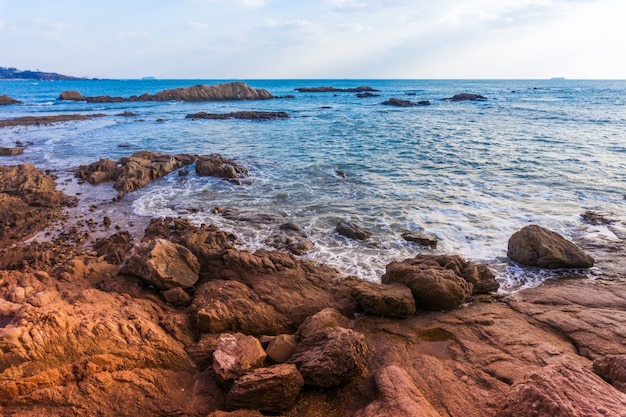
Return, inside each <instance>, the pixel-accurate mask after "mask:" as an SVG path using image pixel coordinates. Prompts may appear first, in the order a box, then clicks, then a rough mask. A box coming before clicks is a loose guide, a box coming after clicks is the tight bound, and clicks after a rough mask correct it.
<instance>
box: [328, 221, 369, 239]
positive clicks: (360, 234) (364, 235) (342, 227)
mask: <svg viewBox="0 0 626 417" xmlns="http://www.w3.org/2000/svg"><path fill="white" fill-rule="evenodd" d="M335 231H336V232H337V233H339V234H340V235H342V236H345V237H349V238H350V239H356V240H366V239H369V238H370V237H372V233H371V232H370V231H368V230H365V229H363V228H362V227H361V226H358V225H356V224H354V223H350V222H339V224H337V227H336V228H335Z"/></svg>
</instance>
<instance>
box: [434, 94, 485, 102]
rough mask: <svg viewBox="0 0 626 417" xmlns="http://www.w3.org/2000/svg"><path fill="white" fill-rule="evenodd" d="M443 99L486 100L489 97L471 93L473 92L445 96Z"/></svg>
mask: <svg viewBox="0 0 626 417" xmlns="http://www.w3.org/2000/svg"><path fill="white" fill-rule="evenodd" d="M442 100H447V101H485V100H487V97H483V96H481V95H479V94H471V93H461V94H455V95H454V96H452V97H448V98H444V99H442Z"/></svg>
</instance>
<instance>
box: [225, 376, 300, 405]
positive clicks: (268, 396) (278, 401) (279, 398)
mask: <svg viewBox="0 0 626 417" xmlns="http://www.w3.org/2000/svg"><path fill="white" fill-rule="evenodd" d="M303 386H304V379H303V378H302V375H300V373H299V372H298V370H297V369H296V367H295V365H290V364H281V365H274V366H271V367H269V368H260V369H255V370H253V371H251V372H250V373H248V374H246V375H244V376H242V377H241V378H239V379H237V380H236V381H235V383H234V385H233V387H232V388H231V389H230V391H229V392H228V395H227V396H226V407H227V408H228V409H231V410H232V409H240V408H242V409H256V410H260V411H263V412H267V413H272V414H280V413H284V412H286V411H288V410H289V409H291V408H292V407H293V406H294V404H295V402H296V399H297V398H298V394H300V391H301V390H302V387H303Z"/></svg>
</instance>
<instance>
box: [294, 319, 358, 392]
mask: <svg viewBox="0 0 626 417" xmlns="http://www.w3.org/2000/svg"><path fill="white" fill-rule="evenodd" d="M368 359H369V350H368V348H367V344H366V343H365V338H364V336H363V334H361V333H359V332H355V331H353V330H350V329H344V328H342V327H332V328H326V329H322V330H320V331H318V332H316V333H314V334H313V335H311V336H309V337H307V338H305V339H303V340H302V341H300V343H299V344H298V348H297V349H296V352H295V353H294V354H293V355H292V356H291V358H289V363H293V364H295V365H296V366H297V367H298V370H299V371H300V373H301V374H302V376H303V377H304V382H305V384H306V385H308V386H311V387H317V388H328V387H333V386H338V385H344V384H348V383H350V382H352V381H353V380H355V379H356V378H358V377H359V376H361V374H362V373H363V371H364V370H365V368H366V366H367V362H368Z"/></svg>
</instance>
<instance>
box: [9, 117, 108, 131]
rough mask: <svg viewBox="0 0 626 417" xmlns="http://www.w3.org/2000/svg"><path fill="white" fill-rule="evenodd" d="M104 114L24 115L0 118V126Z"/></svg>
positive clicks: (38, 123)
mask: <svg viewBox="0 0 626 417" xmlns="http://www.w3.org/2000/svg"><path fill="white" fill-rule="evenodd" d="M104 116H106V115H105V114H61V115H58V116H37V117H35V116H24V117H16V118H15V119H6V120H0V128H3V127H15V126H40V125H41V126H42V125H51V124H53V123H62V122H72V121H75V120H89V119H93V118H94V117H104Z"/></svg>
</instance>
